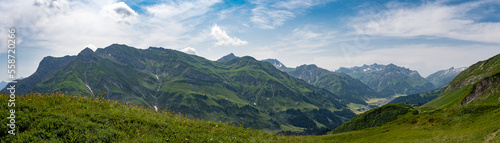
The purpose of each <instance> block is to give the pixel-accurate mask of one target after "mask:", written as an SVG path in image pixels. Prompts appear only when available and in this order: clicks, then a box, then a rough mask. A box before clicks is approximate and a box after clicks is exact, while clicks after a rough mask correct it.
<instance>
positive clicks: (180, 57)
mask: <svg viewBox="0 0 500 143" xmlns="http://www.w3.org/2000/svg"><path fill="white" fill-rule="evenodd" d="M71 57H73V60H69V62H68V63H66V64H59V65H58V66H60V68H58V69H57V70H55V71H53V72H52V74H50V75H49V76H47V77H46V78H45V79H43V81H40V82H38V83H36V85H35V86H34V88H33V89H34V91H35V92H46V91H62V92H68V93H70V94H74V95H82V96H102V97H103V98H105V99H109V100H117V101H120V102H123V103H126V104H132V105H139V106H143V107H153V106H154V107H155V108H157V109H158V110H159V111H164V110H165V111H173V112H179V113H183V114H186V115H188V116H191V117H195V118H200V119H205V120H212V121H220V120H223V121H229V122H234V123H237V124H244V125H245V127H252V128H254V129H266V130H270V131H273V132H280V131H286V132H296V133H300V134H314V133H316V132H318V131H320V130H322V128H334V127H336V126H338V125H340V124H341V123H343V122H344V121H347V120H348V119H349V118H352V117H354V116H355V114H354V113H352V112H351V111H350V110H349V109H347V105H346V103H344V102H343V101H342V99H341V97H340V96H338V95H335V94H332V93H331V92H329V91H327V90H325V89H322V88H318V87H315V86H312V85H309V84H307V83H306V82H304V81H302V80H299V79H296V78H294V77H292V76H289V75H288V74H286V73H285V72H282V71H280V70H278V69H276V68H275V67H274V66H273V65H272V64H270V63H268V62H261V61H257V60H255V59H254V58H253V57H248V56H245V57H241V58H236V59H233V60H229V61H226V62H214V61H210V60H207V59H205V58H202V57H198V56H196V55H188V54H185V53H182V52H179V51H175V50H169V49H163V48H156V47H150V48H148V49H135V48H133V47H130V46H127V45H120V44H113V45H110V46H108V47H106V48H99V49H97V50H96V51H95V52H93V51H92V50H90V49H84V50H82V51H81V52H80V53H79V54H78V55H77V56H71ZM39 68H44V67H39ZM36 74H38V73H36ZM36 74H34V75H36ZM21 82H23V81H22V80H21ZM297 119H300V120H297ZM299 121H300V122H299Z"/></svg>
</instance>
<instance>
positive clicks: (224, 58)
mask: <svg viewBox="0 0 500 143" xmlns="http://www.w3.org/2000/svg"><path fill="white" fill-rule="evenodd" d="M236 58H238V57H237V56H235V55H234V54H233V53H230V54H228V55H225V56H223V57H222V58H220V59H218V60H217V62H226V61H230V60H232V59H236Z"/></svg>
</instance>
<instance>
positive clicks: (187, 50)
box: [181, 47, 197, 55]
mask: <svg viewBox="0 0 500 143" xmlns="http://www.w3.org/2000/svg"><path fill="white" fill-rule="evenodd" d="M181 52H184V53H186V54H191V55H196V54H197V53H196V49H194V48H191V47H186V48H184V49H182V50H181Z"/></svg>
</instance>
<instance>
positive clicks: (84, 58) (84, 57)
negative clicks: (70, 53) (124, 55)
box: [77, 47, 99, 63]
mask: <svg viewBox="0 0 500 143" xmlns="http://www.w3.org/2000/svg"><path fill="white" fill-rule="evenodd" d="M77 58H78V60H79V61H81V62H84V63H89V62H92V61H97V60H99V57H98V56H97V55H96V54H95V53H94V51H93V50H92V49H90V48H88V47H87V48H85V49H83V50H82V51H81V52H80V53H79V54H78V56H77Z"/></svg>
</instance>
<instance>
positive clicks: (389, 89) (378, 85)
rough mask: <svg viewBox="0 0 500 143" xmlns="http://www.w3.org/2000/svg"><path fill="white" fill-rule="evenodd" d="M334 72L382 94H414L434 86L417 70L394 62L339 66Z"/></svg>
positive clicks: (388, 95)
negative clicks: (347, 76) (348, 66)
mask: <svg viewBox="0 0 500 143" xmlns="http://www.w3.org/2000/svg"><path fill="white" fill-rule="evenodd" d="M335 72H341V73H346V74H348V75H350V76H352V77H353V78H356V79H359V80H360V81H361V82H363V83H365V84H366V85H368V87H370V88H371V89H373V90H374V91H376V92H378V93H379V94H381V95H382V96H385V97H390V96H392V95H395V94H415V93H421V92H426V91H429V90H432V89H435V88H436V87H435V86H434V85H433V84H432V83H430V82H428V81H427V80H425V79H424V78H423V77H421V76H420V74H418V72H417V71H413V70H410V69H408V68H404V67H398V66H396V65H394V64H389V65H379V64H372V65H363V66H362V67H352V68H345V67H341V68H339V69H338V70H336V71H335Z"/></svg>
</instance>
